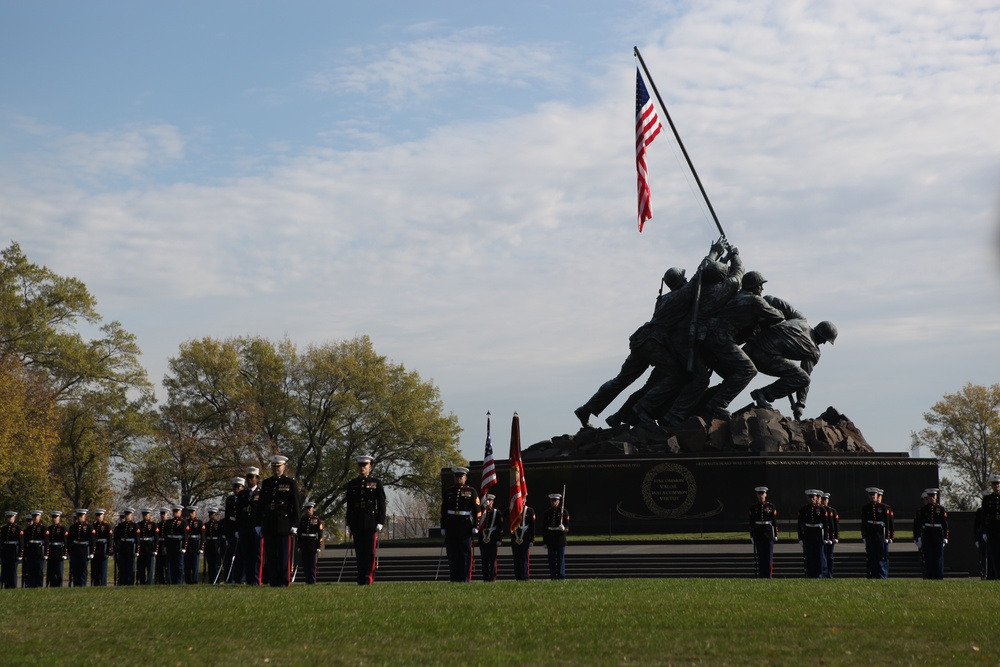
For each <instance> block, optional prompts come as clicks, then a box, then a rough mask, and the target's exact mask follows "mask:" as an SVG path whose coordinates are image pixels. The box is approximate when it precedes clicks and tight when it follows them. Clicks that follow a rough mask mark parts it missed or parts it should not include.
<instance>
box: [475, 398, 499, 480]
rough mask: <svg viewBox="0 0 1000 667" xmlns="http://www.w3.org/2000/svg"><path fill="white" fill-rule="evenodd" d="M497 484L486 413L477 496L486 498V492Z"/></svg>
mask: <svg viewBox="0 0 1000 667" xmlns="http://www.w3.org/2000/svg"><path fill="white" fill-rule="evenodd" d="M496 483H497V466H496V463H494V461H493V443H492V442H491V441H490V413H488V412H487V413H486V453H485V454H483V481H482V483H481V484H480V485H479V496H480V497H482V498H485V497H486V492H487V491H489V490H490V487H491V486H493V485H494V484H496Z"/></svg>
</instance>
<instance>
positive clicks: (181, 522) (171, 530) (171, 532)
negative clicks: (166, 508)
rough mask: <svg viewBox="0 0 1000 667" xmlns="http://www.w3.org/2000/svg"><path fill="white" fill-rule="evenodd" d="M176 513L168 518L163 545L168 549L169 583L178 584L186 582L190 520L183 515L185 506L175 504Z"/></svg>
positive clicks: (174, 511) (173, 509)
mask: <svg viewBox="0 0 1000 667" xmlns="http://www.w3.org/2000/svg"><path fill="white" fill-rule="evenodd" d="M171 510H172V511H173V513H174V515H173V517H171V518H170V519H168V520H167V525H166V527H165V530H166V535H164V536H163V546H164V547H165V548H166V551H167V583H168V584H171V585H174V586H178V585H180V584H183V583H184V556H185V555H186V554H187V548H188V522H187V519H185V518H184V517H183V516H181V514H182V512H183V511H184V508H183V507H181V506H180V505H174V506H173V507H172V508H171Z"/></svg>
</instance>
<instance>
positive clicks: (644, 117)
mask: <svg viewBox="0 0 1000 667" xmlns="http://www.w3.org/2000/svg"><path fill="white" fill-rule="evenodd" d="M662 129H663V125H661V124H660V117H659V116H658V115H657V114H656V107H655V106H653V100H651V99H650V98H649V91H648V90H646V83H645V82H644V81H643V80H642V75H641V74H640V73H639V68H638V67H636V68H635V170H636V174H637V175H638V184H639V232H640V233H641V232H642V226H643V224H645V222H646V221H647V220H649V219H650V218H652V217H653V211H652V209H651V208H650V204H649V174H648V173H647V172H646V146H648V145H650V144H651V143H653V139H655V138H656V135H658V134H659V133H660V130H662Z"/></svg>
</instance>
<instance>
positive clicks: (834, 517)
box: [823, 492, 840, 579]
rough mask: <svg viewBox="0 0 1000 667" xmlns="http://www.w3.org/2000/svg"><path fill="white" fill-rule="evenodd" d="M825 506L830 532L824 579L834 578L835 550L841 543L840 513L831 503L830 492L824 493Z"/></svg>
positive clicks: (827, 537)
mask: <svg viewBox="0 0 1000 667" xmlns="http://www.w3.org/2000/svg"><path fill="white" fill-rule="evenodd" d="M823 507H824V508H826V519H827V522H828V523H829V532H828V533H827V535H826V554H825V555H826V570H824V572H823V578H824V579H833V550H834V547H836V545H837V544H839V543H840V514H839V513H838V512H837V510H836V509H835V508H834V507H832V506H831V505H830V494H829V493H826V492H824V493H823Z"/></svg>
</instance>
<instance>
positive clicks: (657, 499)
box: [642, 463, 698, 518]
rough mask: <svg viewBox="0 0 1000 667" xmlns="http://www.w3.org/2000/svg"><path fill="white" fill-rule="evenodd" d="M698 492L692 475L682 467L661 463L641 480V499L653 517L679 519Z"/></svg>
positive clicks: (692, 503)
mask: <svg viewBox="0 0 1000 667" xmlns="http://www.w3.org/2000/svg"><path fill="white" fill-rule="evenodd" d="M697 492H698V485H697V484H696V483H695V479H694V475H692V474H691V471H690V470H688V469H687V468H685V467H684V466H681V465H677V464H674V463H661V464H660V465H658V466H656V467H654V468H652V469H651V470H650V471H649V472H648V473H646V477H645V479H643V480H642V498H643V500H644V501H645V502H646V507H648V508H649V511H650V512H652V513H653V514H654V515H656V516H659V517H665V518H680V517H682V516H684V515H685V514H687V512H688V510H690V509H691V506H692V505H694V499H695V496H696V495H697Z"/></svg>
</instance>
